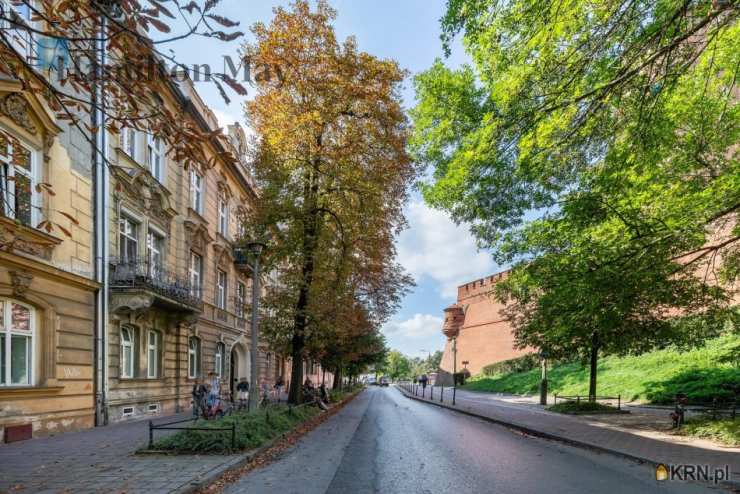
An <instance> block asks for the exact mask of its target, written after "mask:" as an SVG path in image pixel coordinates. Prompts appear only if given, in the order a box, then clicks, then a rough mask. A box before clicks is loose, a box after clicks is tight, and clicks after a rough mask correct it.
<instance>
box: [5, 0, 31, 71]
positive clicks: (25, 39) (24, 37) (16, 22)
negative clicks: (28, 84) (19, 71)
mask: <svg viewBox="0 0 740 494" xmlns="http://www.w3.org/2000/svg"><path fill="white" fill-rule="evenodd" d="M32 4H33V0H26V1H25V2H0V8H2V10H3V17H4V18H5V19H12V20H13V22H10V21H9V20H3V21H2V22H0V30H2V31H4V33H5V36H6V37H7V38H6V39H7V41H8V42H9V44H10V46H11V47H12V48H13V49H15V50H16V51H17V52H18V54H19V55H21V56H22V57H24V58H25V59H26V61H28V62H30V63H33V61H34V60H33V59H34V58H35V57H34V46H33V41H34V36H33V33H32V31H31V30H29V29H27V28H25V27H21V26H23V25H25V26H28V27H29V28H31V29H34V28H35V27H36V26H34V22H33V21H32V20H31V5H32ZM9 6H12V9H13V10H12V11H6V8H7V7H9ZM13 14H15V15H16V16H17V17H16V16H14V15H13Z"/></svg>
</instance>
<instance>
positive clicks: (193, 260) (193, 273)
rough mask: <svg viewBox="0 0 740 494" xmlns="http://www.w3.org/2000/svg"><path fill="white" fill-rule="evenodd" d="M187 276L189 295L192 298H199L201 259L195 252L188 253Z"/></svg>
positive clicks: (201, 277)
mask: <svg viewBox="0 0 740 494" xmlns="http://www.w3.org/2000/svg"><path fill="white" fill-rule="evenodd" d="M188 274H189V277H190V294H191V295H192V296H193V297H200V294H201V285H202V283H203V258H202V257H201V256H199V255H198V254H196V253H195V252H191V253H190V266H189V268H188Z"/></svg>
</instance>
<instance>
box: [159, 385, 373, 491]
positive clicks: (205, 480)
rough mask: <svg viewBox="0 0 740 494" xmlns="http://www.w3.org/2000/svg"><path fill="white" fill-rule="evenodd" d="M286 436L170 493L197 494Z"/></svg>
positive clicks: (352, 395)
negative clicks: (195, 493)
mask: <svg viewBox="0 0 740 494" xmlns="http://www.w3.org/2000/svg"><path fill="white" fill-rule="evenodd" d="M362 391H363V390H360V391H358V392H355V393H352V394H351V395H349V396H347V398H346V399H344V400H342V401H341V402H339V403H338V405H341V406H342V407H344V405H346V404H347V403H349V402H350V401H352V400H354V399H355V398H356V397H357V395H359V394H360V393H361V392H362ZM335 406H336V405H335ZM329 410H331V409H329ZM288 432H289V431H288ZM286 434H287V433H283V434H281V435H280V436H278V437H276V438H274V439H272V440H270V441H268V442H267V443H265V444H263V445H262V446H260V447H259V448H257V449H253V450H251V451H249V452H247V453H242V455H241V456H240V457H238V458H235V459H234V460H233V461H231V462H229V463H227V464H226V465H220V466H218V467H216V468H214V469H213V470H211V471H210V472H208V473H207V474H206V475H205V476H203V477H199V478H197V479H193V480H191V481H190V482H189V483H188V484H187V485H186V486H181V487H179V488H176V489H173V490H172V491H170V492H173V493H177V494H192V493H194V492H197V491H199V490H200V489H202V488H203V487H206V486H208V485H211V484H213V483H214V482H216V481H217V480H218V479H220V478H221V476H223V475H224V474H226V473H229V472H231V471H232V470H238V469H240V468H241V467H243V466H244V465H246V464H247V463H249V462H250V461H252V460H253V459H254V458H256V457H258V456H259V455H261V454H262V453H264V452H265V451H267V450H268V449H270V448H272V447H273V446H275V444H277V443H278V442H279V441H281V440H283V439H284V438H285V435H286Z"/></svg>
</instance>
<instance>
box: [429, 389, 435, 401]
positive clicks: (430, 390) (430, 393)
mask: <svg viewBox="0 0 740 494" xmlns="http://www.w3.org/2000/svg"><path fill="white" fill-rule="evenodd" d="M429 399H430V400H434V385H432V387H431V388H429Z"/></svg>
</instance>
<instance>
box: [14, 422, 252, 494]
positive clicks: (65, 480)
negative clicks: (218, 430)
mask: <svg viewBox="0 0 740 494" xmlns="http://www.w3.org/2000/svg"><path fill="white" fill-rule="evenodd" d="M187 417H188V415H186V414H183V415H178V416H170V417H160V418H158V419H157V420H156V421H155V424H156V423H162V422H167V421H170V420H177V419H179V418H187ZM167 432H168V431H159V432H157V437H159V436H160V435H162V434H165V433H167ZM148 434H149V429H148V426H147V421H136V422H127V423H122V424H114V425H109V426H106V427H97V428H94V429H88V430H85V431H80V432H70V433H66V434H60V435H58V436H53V437H47V438H40V439H32V440H29V441H22V442H18V443H12V444H5V445H1V446H0V493H6V492H9V493H15V492H18V493H23V494H26V493H60V492H63V493H75V494H77V493H106V494H108V493H124V492H125V493H127V494H133V493H138V492H146V493H165V492H178V491H180V490H183V489H185V488H187V487H188V486H190V485H191V483H192V482H194V481H196V480H198V479H200V478H202V477H204V476H207V475H209V474H211V473H214V472H216V471H221V470H224V469H227V468H228V467H229V466H231V465H232V464H234V463H236V462H238V461H239V460H241V459H242V455H231V456H224V455H187V456H171V455H134V452H135V451H136V450H137V449H138V448H140V447H142V446H145V445H146V443H147V439H148Z"/></svg>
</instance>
